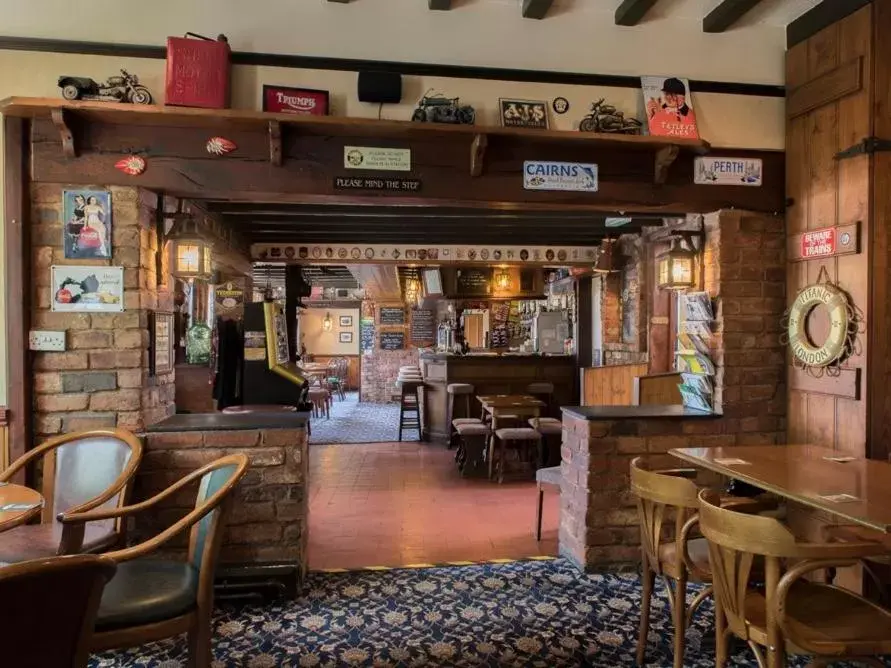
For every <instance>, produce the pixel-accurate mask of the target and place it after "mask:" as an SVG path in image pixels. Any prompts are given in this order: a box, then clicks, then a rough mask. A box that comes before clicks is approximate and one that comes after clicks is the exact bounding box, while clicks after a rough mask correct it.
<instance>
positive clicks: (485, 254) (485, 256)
mask: <svg viewBox="0 0 891 668" xmlns="http://www.w3.org/2000/svg"><path fill="white" fill-rule="evenodd" d="M488 259H489V249H488V248H484V249H483V250H481V251H480V260H488Z"/></svg>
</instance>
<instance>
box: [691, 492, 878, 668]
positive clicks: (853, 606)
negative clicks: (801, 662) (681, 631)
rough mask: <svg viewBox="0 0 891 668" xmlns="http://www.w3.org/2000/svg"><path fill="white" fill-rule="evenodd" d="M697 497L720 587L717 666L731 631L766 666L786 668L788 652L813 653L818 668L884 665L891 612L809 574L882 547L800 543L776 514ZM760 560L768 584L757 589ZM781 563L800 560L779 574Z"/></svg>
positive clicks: (852, 562)
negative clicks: (839, 664)
mask: <svg viewBox="0 0 891 668" xmlns="http://www.w3.org/2000/svg"><path fill="white" fill-rule="evenodd" d="M699 499H700V511H699V521H700V528H701V530H702V533H703V535H705V537H706V539H707V540H708V547H709V557H710V561H711V567H712V577H713V580H714V588H715V598H716V605H715V627H716V628H715V638H716V653H717V657H716V665H717V666H719V667H720V666H723V665H724V663H725V662H726V660H727V641H728V636H729V635H730V634H733V635H735V636H737V637H738V638H740V639H742V640H743V641H745V642H746V643H748V645H749V647H751V649H752V651H753V652H754V653H755V657H756V659H757V661H758V665H759V666H761V668H764V667H765V666H767V667H769V668H778V667H779V666H785V665H786V655H787V654H805V655H809V656H811V657H812V661H811V663H810V664H809V665H810V666H815V667H816V666H826V665H828V664H830V663H832V662H835V661H842V660H846V661H857V662H861V663H865V664H867V665H873V666H884V665H885V664H884V663H882V662H880V661H878V660H877V659H875V658H874V657H875V656H876V655H879V654H887V653H891V611H888V610H885V609H884V608H881V607H880V606H878V605H875V604H874V603H871V602H870V601H868V600H866V599H865V598H863V597H862V596H859V595H858V594H855V593H854V592H851V591H848V590H846V589H842V588H840V587H836V586H834V585H831V584H825V583H821V582H814V581H810V580H807V579H806V577H805V576H809V575H811V574H812V573H815V572H817V571H825V570H828V569H832V568H841V567H847V566H853V565H856V564H858V563H860V560H861V559H864V558H866V557H869V556H872V555H876V554H880V553H882V552H883V551H884V550H885V548H884V547H883V546H882V545H880V544H877V543H846V544H830V543H799V542H797V541H796V540H795V536H794V535H793V534H792V532H791V531H790V530H789V528H788V527H787V526H786V525H785V524H783V523H782V522H780V521H779V520H777V519H774V518H772V517H767V516H763V515H755V514H749V513H743V512H739V511H738V509H731V508H727V507H722V506H721V499H720V498H719V496H718V495H717V493H715V492H713V491H709V490H703V491H702V492H701V493H700V495H699ZM758 557H762V558H763V559H764V577H763V578H762V579H761V580H762V581H763V583H764V584H763V587H753V586H752V581H753V578H752V570H753V563H754V561H755V559H756V558H758ZM783 563H795V565H794V566H792V567H791V568H789V570H788V571H787V572H786V573H785V574H782V568H783ZM755 580H756V581H757V580H759V579H758V578H755ZM762 648H763V649H764V651H762Z"/></svg>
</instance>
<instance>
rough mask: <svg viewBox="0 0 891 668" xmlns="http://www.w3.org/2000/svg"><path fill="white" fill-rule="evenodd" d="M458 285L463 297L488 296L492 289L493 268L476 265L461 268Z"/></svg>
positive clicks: (460, 294) (459, 293)
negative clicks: (477, 266)
mask: <svg viewBox="0 0 891 668" xmlns="http://www.w3.org/2000/svg"><path fill="white" fill-rule="evenodd" d="M457 287H458V295H459V296H461V297H487V296H488V295H489V294H490V293H491V291H492V270H491V269H489V268H479V269H477V268H476V267H474V268H470V269H467V268H464V269H459V270H458V286H457Z"/></svg>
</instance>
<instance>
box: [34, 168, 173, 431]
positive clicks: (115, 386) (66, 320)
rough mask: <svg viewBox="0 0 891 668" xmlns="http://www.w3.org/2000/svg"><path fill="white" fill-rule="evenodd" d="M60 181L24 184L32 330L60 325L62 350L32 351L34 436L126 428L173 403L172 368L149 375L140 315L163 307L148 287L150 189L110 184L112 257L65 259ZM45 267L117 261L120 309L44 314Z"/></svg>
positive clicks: (153, 253)
mask: <svg viewBox="0 0 891 668" xmlns="http://www.w3.org/2000/svg"><path fill="white" fill-rule="evenodd" d="M65 188H66V186H64V185H56V184H35V185H33V186H32V189H31V213H32V215H31V221H32V228H31V237H32V252H33V278H34V284H33V285H34V295H33V301H32V303H33V304H34V310H33V313H32V326H33V327H34V328H35V329H49V330H56V331H59V330H65V331H66V332H67V341H68V343H67V348H68V349H67V351H66V352H58V353H53V352H43V353H34V357H33V369H34V392H35V396H34V421H35V434H36V435H37V436H38V438H43V437H46V436H50V435H53V434H58V433H62V432H67V431H72V430H77V429H92V428H101V427H106V428H107V427H122V428H126V429H130V430H134V431H138V430H141V429H142V428H143V427H144V426H145V425H147V424H151V423H153V422H157V421H159V420H162V419H164V418H165V417H167V416H168V415H169V414H171V413H172V412H173V410H174V373H173V372H170V373H167V374H163V375H159V376H157V377H151V376H149V364H148V344H149V329H148V314H149V311H150V310H155V309H160V310H166V311H172V310H173V298H172V294H171V292H170V290H169V289H168V286H170V285H171V284H172V283H171V281H170V280H168V281H166V282H165V285H164V287H162V288H159V287H158V273H157V264H156V261H157V253H158V243H157V236H156V234H155V205H156V197H155V195H154V193H150V192H148V191H144V190H141V189H139V188H120V187H112V188H110V190H111V193H112V195H111V198H112V211H113V225H112V259H111V260H67V259H65V256H64V250H63V247H62V243H63V241H62V239H63V230H62V223H63V221H62V216H63V214H62V191H63V190H64V189H65ZM52 265H97V266H98V265H106V266H122V267H124V287H125V293H124V306H125V309H126V310H125V311H124V312H122V313H94V314H91V313H53V312H52V311H51V310H50V307H51V299H52V294H51V292H52V288H51V277H50V267H51V266H52Z"/></svg>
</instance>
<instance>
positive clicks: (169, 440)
mask: <svg viewBox="0 0 891 668" xmlns="http://www.w3.org/2000/svg"><path fill="white" fill-rule="evenodd" d="M307 417H308V416H307V414H306V413H299V412H298V413H246V414H236V415H230V414H223V413H190V414H178V415H173V416H171V417H169V418H167V419H165V420H162V421H161V422H158V423H156V424H153V425H151V426H149V427H148V428H147V429H146V432H145V434H143V442H144V445H145V452H144V455H143V462H142V465H141V466H140V469H139V473H138V474H137V477H136V482H135V485H134V490H133V492H134V494H133V496H134V501H142V500H144V499H147V498H150V497H151V496H154V495H155V494H158V493H159V492H161V491H163V490H164V489H166V488H168V487H169V486H170V485H172V484H173V483H175V482H176V481H177V480H179V479H181V478H183V477H184V476H186V475H187V474H188V473H190V472H191V471H194V470H195V469H197V468H199V467H201V466H203V465H204V464H207V463H209V462H212V461H214V460H215V459H218V458H219V457H222V456H224V455H227V454H232V453H236V452H243V453H244V454H246V455H247V456H248V457H249V458H250V461H251V463H250V468H249V469H248V472H247V474H246V475H245V477H244V479H243V480H242V481H241V483H240V484H239V485H238V486H237V487H236V489H235V491H234V492H233V494H232V498H231V499H230V503H229V515H228V517H227V520H226V530H225V533H224V536H223V544H222V548H221V550H220V561H221V563H222V565H224V566H236V565H237V566H251V567H258V566H266V565H273V564H275V565H284V564H287V565H290V566H292V567H293V569H292V570H296V571H297V573H298V579H299V581H301V582H302V578H303V575H304V574H305V572H306V567H307V538H308V536H307V531H306V527H307V520H308V517H309V514H308V488H307V485H308V459H309V458H308V454H307V434H306V422H307ZM196 493H197V488H195V487H194V486H192V487H189V488H186V489H185V490H183V491H182V492H181V493H177V494H174V495H173V496H172V497H170V498H169V499H165V500H164V501H162V502H161V503H159V504H158V506H157V507H156V508H155V512H152V513H143V514H142V515H140V516H139V518H138V520H137V523H136V526H135V527H134V533H135V534H136V536H135V537H136V538H137V539H138V540H142V539H144V538H147V537H149V536H152V535H156V534H157V533H158V532H159V531H160V530H162V529H164V528H166V527H167V526H169V525H170V524H171V523H172V518H176V517H182V515H184V514H185V512H187V510H188V509H189V508H190V507H191V508H194V505H195V494H196ZM186 540H187V536H186V537H180V538H179V539H178V540H174V541H172V542H171V544H170V545H169V546H167V547H168V548H169V550H168V551H169V552H181V551H183V550H184V549H185V547H186V542H185V541H186Z"/></svg>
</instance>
